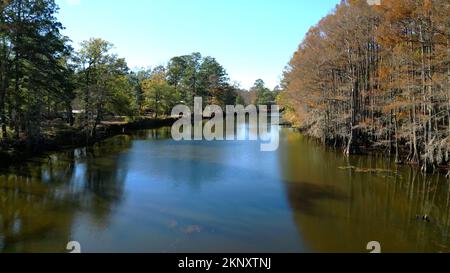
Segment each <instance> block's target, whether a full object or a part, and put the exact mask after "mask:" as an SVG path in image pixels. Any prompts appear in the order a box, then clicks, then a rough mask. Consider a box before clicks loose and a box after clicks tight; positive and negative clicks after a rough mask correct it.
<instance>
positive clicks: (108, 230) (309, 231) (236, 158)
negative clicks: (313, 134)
mask: <svg viewBox="0 0 450 273" xmlns="http://www.w3.org/2000/svg"><path fill="white" fill-rule="evenodd" d="M237 128H238V133H246V132H248V131H249V132H250V133H252V132H253V129H252V128H249V127H248V125H245V124H242V125H240V126H237ZM269 133H270V134H279V135H280V148H279V149H278V150H277V151H275V152H261V150H260V143H259V142H251V141H242V142H223V141H216V142H207V141H192V142H175V141H173V140H171V137H170V128H161V129H157V130H146V131H139V132H136V133H133V134H131V135H121V136H117V137H114V138H111V139H108V140H106V141H104V142H101V143H99V144H97V145H95V146H94V147H88V148H82V149H73V150H67V151H63V152H58V153H52V154H49V155H46V156H41V157H38V158H33V159H31V160H29V161H26V162H23V163H22V164H20V165H17V166H13V167H10V168H8V169H3V170H2V171H1V172H0V252H67V250H66V245H67V243H68V242H69V241H78V242H79V243H80V244H81V250H82V251H83V252H158V253H161V252H162V253H166V252H240V253H241V252H368V251H367V250H366V246H367V243H368V242H370V241H378V242H380V244H381V247H382V251H383V252H447V251H449V247H450V238H449V225H450V217H449V216H450V214H449V208H450V189H449V183H448V181H447V180H446V179H445V178H444V177H442V176H439V175H428V176H424V175H422V174H420V173H419V172H417V171H416V170H414V169H411V168H409V167H406V166H396V165H395V164H393V163H391V162H389V160H387V159H386V158H380V157H370V156H352V157H350V158H345V157H343V156H342V153H341V152H339V151H334V150H330V149H326V148H324V147H322V146H321V145H318V144H317V143H316V142H315V141H313V140H311V139H308V138H306V137H304V136H302V135H300V134H299V133H297V132H294V131H293V130H292V129H289V128H281V127H278V126H273V127H272V129H271V131H270V132H269ZM417 215H419V216H423V215H429V217H430V221H429V222H426V221H422V220H420V219H417Z"/></svg>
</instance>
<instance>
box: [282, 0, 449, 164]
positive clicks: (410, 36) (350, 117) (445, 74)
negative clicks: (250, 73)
mask: <svg viewBox="0 0 450 273" xmlns="http://www.w3.org/2000/svg"><path fill="white" fill-rule="evenodd" d="M449 5H450V3H449V2H448V1H445V0H435V1H429V0H416V1H413V0H395V1H394V0H384V1H382V5H380V6H369V5H368V4H367V2H366V1H363V0H348V1H342V2H341V4H340V5H338V6H337V7H336V10H335V11H334V13H332V14H330V15H328V16H327V17H325V18H324V19H322V20H321V21H320V22H319V23H318V24H317V25H316V26H315V27H313V28H311V30H310V31H309V32H308V34H307V35H306V38H305V39H304V41H303V42H302V43H301V45H300V46H299V48H298V50H297V52H296V53H295V54H294V56H293V58H292V60H291V62H290V63H289V66H288V68H287V70H286V71H285V74H284V79H283V90H284V91H283V93H282V94H281V95H280V96H279V101H280V102H281V103H283V104H284V105H285V108H286V109H287V111H288V112H289V113H288V116H290V117H291V118H292V117H293V119H294V121H295V122H297V123H298V124H299V125H300V126H301V127H303V128H304V129H305V130H306V132H307V133H308V134H310V135H312V136H315V137H317V138H320V139H322V141H323V142H324V143H329V144H333V145H335V146H341V147H343V148H344V151H345V153H346V154H350V153H352V152H357V150H358V148H360V147H365V148H369V149H373V148H376V149H379V150H385V151H388V152H390V153H393V154H394V153H395V157H396V160H397V161H398V162H401V161H408V162H411V163H414V164H421V165H422V166H423V168H424V170H426V169H429V167H434V168H435V167H437V166H438V165H440V164H446V163H447V164H448V162H449V158H448V154H449V150H450V144H449V140H450V133H449V130H450V129H449V128H450V124H449V122H450V114H449V100H448V99H449V97H450V96H449V88H450V87H449V82H450V81H449V79H450V76H449V75H450V73H449V71H450V70H449V54H448V48H449V30H448V29H449V28H448V26H449V16H448V10H449ZM292 113H295V114H294V115H292Z"/></svg>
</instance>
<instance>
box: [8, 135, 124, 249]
mask: <svg viewBox="0 0 450 273" xmlns="http://www.w3.org/2000/svg"><path fill="white" fill-rule="evenodd" d="M130 147H131V139H130V137H128V136H120V137H116V138H113V139H111V140H109V141H106V142H102V143H100V144H97V145H95V146H94V147H88V148H83V149H76V150H71V151H66V152H61V153H56V154H51V155H48V156H45V157H41V158H35V159H33V160H30V161H28V162H24V163H23V164H21V165H17V166H13V167H10V168H9V169H8V170H2V172H0V252H55V251H58V252H59V251H61V252H62V251H64V250H65V243H67V242H69V241H70V240H72V239H71V238H70V237H71V233H72V227H73V225H74V224H75V221H76V217H77V214H78V213H85V212H89V213H90V214H91V215H93V217H92V218H93V219H96V221H97V223H98V224H99V225H100V226H102V225H103V226H104V225H105V222H107V219H108V215H109V214H110V213H111V211H112V210H113V208H114V206H116V205H117V204H118V203H120V202H121V200H122V198H123V186H124V185H123V183H124V177H125V176H126V171H127V168H126V165H124V164H123V162H122V161H126V160H123V158H122V157H121V154H120V152H122V151H124V150H127V149H129V148H130ZM42 238H52V239H51V240H42ZM55 242H59V243H60V244H61V245H55Z"/></svg>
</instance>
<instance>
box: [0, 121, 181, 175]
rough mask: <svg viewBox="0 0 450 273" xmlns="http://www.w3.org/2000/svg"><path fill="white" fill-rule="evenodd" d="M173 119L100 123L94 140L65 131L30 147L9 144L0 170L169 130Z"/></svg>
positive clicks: (81, 133)
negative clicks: (138, 133) (66, 151)
mask: <svg viewBox="0 0 450 273" xmlns="http://www.w3.org/2000/svg"><path fill="white" fill-rule="evenodd" d="M176 120H177V119H176V118H144V119H139V120H136V121H132V122H108V121H105V122H102V124H101V125H100V126H98V128H97V132H96V135H95V136H94V137H89V138H86V132H85V131H84V130H83V129H82V128H76V127H70V128H69V127H68V128H66V130H59V131H56V133H55V135H54V136H53V137H46V138H43V139H42V140H41V141H40V143H39V144H37V145H30V144H29V143H27V140H26V139H22V140H17V141H12V142H11V143H10V144H9V145H7V149H6V150H3V149H2V148H0V167H1V168H5V167H9V166H11V165H13V164H17V163H20V162H22V161H24V160H27V159H29V158H32V157H34V156H39V155H42V154H44V153H47V152H57V151H61V150H64V149H70V148H80V147H87V146H92V145H94V144H96V143H98V142H101V141H103V140H106V139H108V138H111V137H114V136H118V135H121V134H126V133H127V132H133V131H138V130H148V129H158V128H161V127H165V126H171V125H172V124H173V123H174V122H176Z"/></svg>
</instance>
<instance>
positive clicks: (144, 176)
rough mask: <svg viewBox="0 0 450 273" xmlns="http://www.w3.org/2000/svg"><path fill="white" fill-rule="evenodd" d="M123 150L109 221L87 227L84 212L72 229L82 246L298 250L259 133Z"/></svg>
mask: <svg viewBox="0 0 450 273" xmlns="http://www.w3.org/2000/svg"><path fill="white" fill-rule="evenodd" d="M244 129H245V127H244ZM123 156H126V158H127V165H128V166H129V167H128V169H127V176H126V181H125V190H124V192H125V196H126V198H125V200H124V201H123V203H122V204H121V205H120V206H119V207H118V208H117V210H115V211H114V213H113V216H112V217H110V220H109V225H108V227H107V229H106V230H103V231H102V234H98V233H99V231H98V230H94V231H92V230H91V231H90V232H89V231H87V230H86V229H85V226H90V224H89V219H88V217H81V218H80V219H79V224H78V225H77V226H78V227H80V228H75V229H74V235H73V237H74V238H78V240H80V241H81V243H82V244H83V243H84V244H85V245H86V246H87V249H91V250H93V251H96V250H98V251H102V250H108V249H116V250H125V251H126V250H129V251H169V252H173V251H200V252H201V251H257V252H260V251H261V252H264V251H268V250H272V251H278V252H283V251H301V250H302V247H301V246H300V244H299V238H298V236H297V231H296V229H295V227H294V225H293V223H292V217H291V216H290V212H289V210H288V207H289V205H288V203H287V201H286V200H285V198H284V196H283V192H282V191H283V186H282V184H281V183H280V182H281V181H279V180H278V177H279V173H278V167H277V156H276V154H275V153H272V154H264V153H262V152H260V143H259V142H258V141H255V142H206V141H194V142H174V141H172V140H165V141H158V142H155V141H151V140H136V141H134V142H133V146H132V148H131V149H130V150H129V151H128V152H127V153H126V154H124V155H123ZM262 166H264V168H261V167H262ZM274 182H275V183H274ZM118 234H120V236H117V235H118ZM112 238H121V239H118V240H115V241H114V240H112ZM99 240H100V241H102V243H101V244H99V243H98V241H99Z"/></svg>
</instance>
